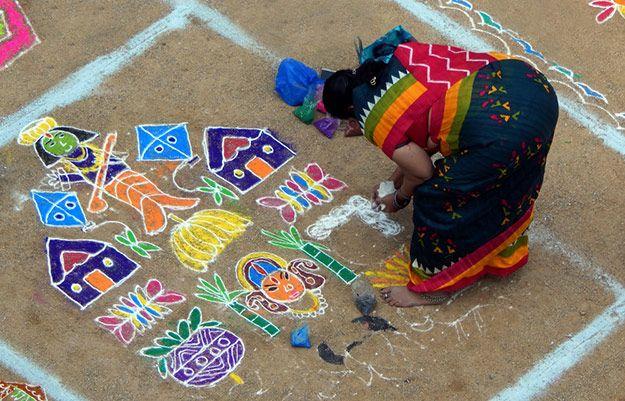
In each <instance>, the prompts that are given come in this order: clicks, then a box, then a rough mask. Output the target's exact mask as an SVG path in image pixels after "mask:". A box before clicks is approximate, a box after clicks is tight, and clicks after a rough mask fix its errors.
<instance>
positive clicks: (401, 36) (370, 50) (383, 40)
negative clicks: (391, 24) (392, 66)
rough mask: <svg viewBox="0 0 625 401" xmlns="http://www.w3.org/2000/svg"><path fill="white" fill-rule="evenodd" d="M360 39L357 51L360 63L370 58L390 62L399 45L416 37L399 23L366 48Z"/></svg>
mask: <svg viewBox="0 0 625 401" xmlns="http://www.w3.org/2000/svg"><path fill="white" fill-rule="evenodd" d="M358 40H359V42H358V43H357V44H356V52H357V53H358V62H359V63H360V64H362V63H364V62H365V61H367V60H370V59H373V60H376V61H383V62H384V63H387V64H388V62H389V60H390V59H391V57H393V53H394V52H395V49H396V48H397V46H399V45H401V44H402V43H406V42H412V41H414V40H415V38H414V37H413V36H412V35H411V34H410V32H408V31H407V30H405V29H404V27H403V26H401V25H398V26H396V27H395V28H393V29H391V30H390V31H388V32H387V33H385V34H384V36H382V37H380V38H379V39H378V40H376V41H375V42H373V43H372V44H370V45H369V46H367V47H365V48H364V49H363V48H362V42H361V41H360V39H358Z"/></svg>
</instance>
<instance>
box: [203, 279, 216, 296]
mask: <svg viewBox="0 0 625 401" xmlns="http://www.w3.org/2000/svg"><path fill="white" fill-rule="evenodd" d="M199 280H200V283H202V285H203V286H204V287H206V288H207V289H209V290H210V292H214V293H219V289H218V288H217V287H215V286H214V285H212V284H211V283H209V282H208V281H206V280H204V279H203V278H200V279H199Z"/></svg>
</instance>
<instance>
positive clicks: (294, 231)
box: [289, 226, 302, 242]
mask: <svg viewBox="0 0 625 401" xmlns="http://www.w3.org/2000/svg"><path fill="white" fill-rule="evenodd" d="M289 231H290V232H291V236H292V237H293V238H294V239H295V241H297V242H302V237H301V236H300V235H299V231H297V228H295V226H291V228H290V229H289Z"/></svg>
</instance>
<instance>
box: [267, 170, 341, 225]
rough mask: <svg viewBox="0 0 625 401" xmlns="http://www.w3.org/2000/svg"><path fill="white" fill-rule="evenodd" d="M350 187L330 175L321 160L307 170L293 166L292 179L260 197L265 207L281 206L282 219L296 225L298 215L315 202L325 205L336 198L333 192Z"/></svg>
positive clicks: (279, 207)
mask: <svg viewBox="0 0 625 401" xmlns="http://www.w3.org/2000/svg"><path fill="white" fill-rule="evenodd" d="M344 188H347V184H345V183H344V182H343V181H341V180H338V179H336V178H334V177H331V176H330V175H329V174H326V173H325V172H324V171H323V170H322V169H321V167H319V165H318V164H317V163H310V164H308V165H307V166H306V168H305V169H304V171H299V170H296V169H292V170H291V172H290V173H289V179H288V180H286V181H285V182H284V185H280V186H279V187H278V189H277V190H275V191H274V195H275V196H266V197H263V198H259V199H257V200H256V203H258V204H259V205H261V206H264V207H269V208H273V209H278V210H279V211H280V216H281V217H282V220H284V221H285V222H286V223H289V224H292V223H294V222H295V221H296V220H297V214H302V213H304V212H305V211H306V210H308V209H310V208H311V207H312V205H321V204H322V203H327V202H330V201H331V200H332V199H333V196H332V192H336V191H340V190H342V189H344Z"/></svg>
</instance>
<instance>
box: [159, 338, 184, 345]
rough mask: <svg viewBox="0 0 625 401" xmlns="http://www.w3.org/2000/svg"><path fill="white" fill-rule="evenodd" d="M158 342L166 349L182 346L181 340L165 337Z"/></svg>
mask: <svg viewBox="0 0 625 401" xmlns="http://www.w3.org/2000/svg"><path fill="white" fill-rule="evenodd" d="M157 342H158V343H159V344H160V345H162V346H164V347H173V346H176V345H180V343H181V342H180V340H174V339H173V338H168V337H163V338H159V339H158V340H157Z"/></svg>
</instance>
